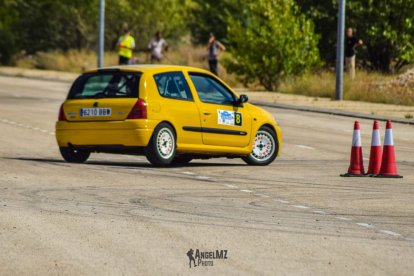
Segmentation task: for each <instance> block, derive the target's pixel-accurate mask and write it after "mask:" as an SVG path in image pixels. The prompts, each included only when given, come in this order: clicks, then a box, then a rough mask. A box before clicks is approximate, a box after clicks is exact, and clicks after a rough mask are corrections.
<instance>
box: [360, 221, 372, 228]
mask: <svg viewBox="0 0 414 276" xmlns="http://www.w3.org/2000/svg"><path fill="white" fill-rule="evenodd" d="M357 225H359V226H362V227H366V228H374V226H373V225H371V224H369V223H365V222H358V223H357Z"/></svg>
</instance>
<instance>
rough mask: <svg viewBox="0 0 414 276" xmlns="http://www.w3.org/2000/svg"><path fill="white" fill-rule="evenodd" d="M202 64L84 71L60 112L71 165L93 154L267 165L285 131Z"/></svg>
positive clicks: (62, 143) (159, 162)
mask: <svg viewBox="0 0 414 276" xmlns="http://www.w3.org/2000/svg"><path fill="white" fill-rule="evenodd" d="M247 101H248V98H247V96H246V95H241V96H238V95H237V94H236V93H234V92H233V90H232V89H231V88H230V87H229V86H228V85H226V84H225V83H224V82H223V81H222V80H220V79H219V78H217V77H216V76H215V75H213V74H211V73H210V72H207V71H205V70H202V69H198V68H192V67H183V66H170V65H168V66H167V65H137V66H120V67H111V68H103V69H96V70H92V71H89V72H86V73H84V74H82V75H81V76H79V78H78V79H76V81H75V82H74V83H73V85H72V87H71V89H70V91H69V94H68V97H67V99H66V100H65V101H64V103H63V104H62V106H61V108H60V111H59V120H58V122H57V123H56V140H57V143H58V145H59V148H60V152H61V155H62V157H63V158H64V159H65V160H66V161H68V162H75V163H81V162H85V161H86V160H87V159H88V158H89V156H90V154H91V153H92V152H105V153H120V154H139V155H145V156H146V157H147V159H148V160H149V161H150V162H151V163H152V164H153V165H156V166H167V165H170V164H184V163H188V162H190V161H191V160H192V159H197V158H201V159H205V158H211V157H229V158H242V159H243V160H244V161H245V162H246V163H248V164H250V165H268V164H270V163H271V162H272V161H273V160H274V159H275V158H276V157H277V156H278V154H279V151H280V146H281V139H282V133H281V130H280V128H279V126H278V125H277V123H276V121H275V119H274V118H273V116H272V115H271V114H270V113H268V112H267V111H265V110H263V109H261V108H258V107H256V106H254V105H252V104H249V103H247Z"/></svg>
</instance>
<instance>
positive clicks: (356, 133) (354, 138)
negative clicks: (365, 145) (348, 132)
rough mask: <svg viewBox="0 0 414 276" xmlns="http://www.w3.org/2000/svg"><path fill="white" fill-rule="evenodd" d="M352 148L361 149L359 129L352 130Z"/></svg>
mask: <svg viewBox="0 0 414 276" xmlns="http://www.w3.org/2000/svg"><path fill="white" fill-rule="evenodd" d="M352 146H353V147H361V131H360V130H359V129H355V130H354V134H353V135H352Z"/></svg>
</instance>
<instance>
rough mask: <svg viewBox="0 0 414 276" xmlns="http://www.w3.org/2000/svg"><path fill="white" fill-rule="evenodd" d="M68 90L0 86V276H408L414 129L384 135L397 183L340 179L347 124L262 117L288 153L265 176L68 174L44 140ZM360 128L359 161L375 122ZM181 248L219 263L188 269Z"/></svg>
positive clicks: (145, 166) (211, 166) (210, 166)
mask: <svg viewBox="0 0 414 276" xmlns="http://www.w3.org/2000/svg"><path fill="white" fill-rule="evenodd" d="M68 86H69V85H68V84H65V83H59V82H48V81H38V80H28V79H21V78H6V77H0V192H1V193H0V244H1V251H0V274H1V275H14V274H15V275H22V274H32V275H33V274H37V275H46V274H55V275H56V274H59V275H83V274H98V275H106V274H111V275H138V274H142V275H183V274H184V275H193V274H210V275H279V274H298V275H303V274H306V275H310V274H324V275H332V274H338V275H349V274H357V275H372V274H376V275H390V274H391V275H412V273H413V271H414V262H413V260H414V157H413V156H414V128H413V127H412V126H407V125H400V124H395V125H394V141H395V144H396V150H397V160H398V169H399V172H400V173H401V174H402V175H404V179H373V178H341V177H339V174H340V173H343V172H345V171H346V169H347V166H348V158H349V152H350V143H351V136H352V127H353V119H352V118H345V117H337V116H331V115H323V114H314V113H304V112H296V111H287V110H278V109H271V108H270V109H268V110H269V111H271V112H272V113H273V114H274V115H275V117H276V118H277V120H278V122H279V124H280V125H281V126H282V129H283V131H284V144H283V149H282V155H281V156H280V158H278V159H277V160H276V161H275V162H274V163H273V164H272V165H270V166H267V167H249V166H247V165H245V164H244V163H243V162H242V161H241V160H237V159H234V160H229V159H213V160H207V161H195V162H192V163H190V164H189V165H188V166H184V167H175V168H154V167H151V166H150V165H149V163H148V162H147V161H146V160H145V158H144V157H135V156H119V155H107V154H95V155H92V157H91V159H90V160H89V161H88V162H87V163H86V164H81V165H79V164H68V163H65V162H63V161H62V159H61V157H60V155H59V153H58V149H57V146H56V143H55V139H54V133H53V131H54V122H55V120H56V117H57V110H58V108H59V105H60V103H61V102H62V100H63V99H64V97H65V95H66V91H67V89H68ZM361 127H362V140H363V146H364V155H365V157H368V154H369V144H370V136H371V128H372V121H369V120H361ZM381 128H382V129H381V133H382V135H383V133H384V124H381ZM382 139H383V137H382ZM365 162H366V165H367V160H365ZM190 248H192V249H194V250H196V249H200V250H201V251H215V250H228V251H227V252H228V253H227V257H228V259H225V260H219V259H215V260H213V264H214V266H212V267H211V266H208V267H207V266H198V267H196V268H191V269H190V268H189V264H188V261H189V259H188V257H187V256H186V253H187V251H188V250H189V249H190Z"/></svg>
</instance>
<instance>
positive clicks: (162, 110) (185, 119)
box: [149, 71, 202, 147]
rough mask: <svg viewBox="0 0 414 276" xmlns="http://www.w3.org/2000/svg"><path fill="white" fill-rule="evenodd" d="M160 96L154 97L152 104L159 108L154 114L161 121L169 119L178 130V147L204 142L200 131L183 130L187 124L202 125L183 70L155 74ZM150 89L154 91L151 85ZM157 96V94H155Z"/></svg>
mask: <svg viewBox="0 0 414 276" xmlns="http://www.w3.org/2000/svg"><path fill="white" fill-rule="evenodd" d="M154 81H155V85H156V86H157V90H158V96H157V97H153V98H152V102H151V105H152V106H153V107H157V106H158V108H155V109H159V110H158V111H157V112H154V113H153V116H157V117H154V118H156V119H158V120H160V121H169V122H171V123H172V124H173V126H174V127H175V129H176V131H177V143H178V147H180V146H183V145H190V144H193V145H194V144H196V145H199V144H202V138H201V133H200V132H184V133H182V132H183V128H184V127H185V126H188V125H191V126H197V127H200V115H199V114H200V112H199V110H198V106H197V105H196V103H195V101H194V98H193V95H192V93H191V91H190V88H189V86H188V83H187V80H186V79H185V76H184V74H183V73H182V72H181V71H176V72H163V73H158V74H154ZM149 90H151V91H153V90H154V89H152V88H151V87H149ZM154 96H155V95H154Z"/></svg>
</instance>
